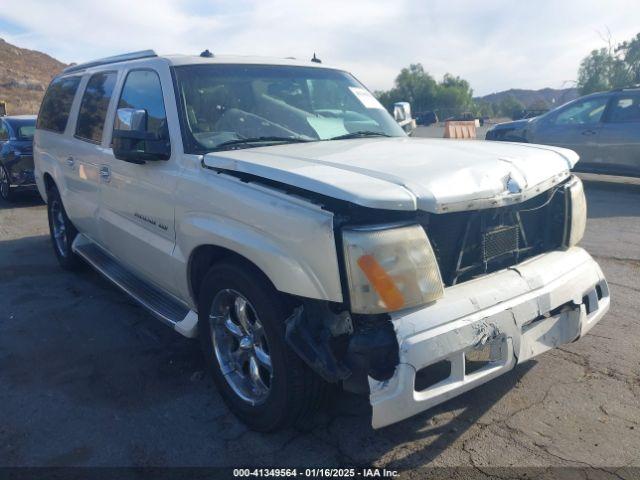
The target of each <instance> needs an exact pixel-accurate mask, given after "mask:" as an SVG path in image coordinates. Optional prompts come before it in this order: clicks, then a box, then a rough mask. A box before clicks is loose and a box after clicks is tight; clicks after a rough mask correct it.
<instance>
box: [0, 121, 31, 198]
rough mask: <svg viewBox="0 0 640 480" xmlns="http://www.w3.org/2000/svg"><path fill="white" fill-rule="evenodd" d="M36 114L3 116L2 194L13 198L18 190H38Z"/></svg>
mask: <svg viewBox="0 0 640 480" xmlns="http://www.w3.org/2000/svg"><path fill="white" fill-rule="evenodd" d="M35 128H36V116H35V115H16V116H11V117H0V197H2V199H3V200H5V201H9V200H10V199H11V195H12V194H13V193H14V191H15V190H16V189H30V190H35V187H36V186H35V181H34V178H33V134H34V132H35Z"/></svg>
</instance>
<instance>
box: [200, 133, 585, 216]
mask: <svg viewBox="0 0 640 480" xmlns="http://www.w3.org/2000/svg"><path fill="white" fill-rule="evenodd" d="M577 161H578V155H577V154H576V153H575V152H573V151H571V150H567V149H564V148H558V147H550V146H546V145H530V144H514V143H506V142H486V141H473V140H442V139H427V138H405V137H402V138H379V137H376V138H366V139H353V140H334V141H322V142H310V143H297V144H286V145H276V146H268V147H258V148H248V149H242V150H232V151H224V152H214V153H209V154H207V155H205V157H204V159H203V162H204V164H205V165H206V166H208V167H210V168H214V169H218V170H226V171H235V172H242V173H247V174H251V175H254V176H257V177H262V178H266V179H269V180H273V181H276V182H280V183H284V184H288V185H293V186H296V187H299V188H302V189H305V190H309V191H312V192H316V193H319V194H321V195H326V196H330V197H333V198H338V199H341V200H345V201H348V202H352V203H355V204H357V205H362V206H365V207H371V208H383V209H389V210H417V209H419V210H424V211H428V212H433V213H440V212H450V211H461V210H470V209H477V208H489V207H496V206H501V205H508V204H512V203H518V202H521V201H524V200H526V199H528V198H531V197H533V196H535V195H537V194H538V193H540V192H543V191H544V190H547V189H548V188H550V187H551V186H552V185H554V184H555V183H558V182H560V181H562V180H564V179H565V178H567V177H568V176H569V170H570V169H571V168H572V167H573V166H574V165H575V163H576V162H577Z"/></svg>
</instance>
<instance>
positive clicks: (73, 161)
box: [67, 156, 76, 168]
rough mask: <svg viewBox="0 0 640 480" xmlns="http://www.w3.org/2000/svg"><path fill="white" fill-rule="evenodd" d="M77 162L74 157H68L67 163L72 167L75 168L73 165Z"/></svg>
mask: <svg viewBox="0 0 640 480" xmlns="http://www.w3.org/2000/svg"><path fill="white" fill-rule="evenodd" d="M75 164H76V161H75V159H74V158H73V157H71V156H70V157H67V165H68V166H70V167H71V168H73V166H74V165H75Z"/></svg>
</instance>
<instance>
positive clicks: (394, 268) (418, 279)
mask: <svg viewBox="0 0 640 480" xmlns="http://www.w3.org/2000/svg"><path fill="white" fill-rule="evenodd" d="M342 240H343V248H344V256H345V265H346V270H347V280H348V282H349V297H350V300H351V311H352V312H353V313H366V314H373V313H383V312H392V311H395V310H400V309H403V308H408V307H416V306H419V305H424V304H426V303H429V302H432V301H434V300H437V299H438V298H440V297H442V295H443V293H444V291H443V285H442V279H441V277H440V269H439V268H438V262H437V261H436V257H435V255H434V253H433V249H432V248H431V243H429V239H428V238H427V235H426V233H425V232H424V230H423V229H422V227H421V226H419V225H408V226H400V227H398V226H391V227H384V226H379V227H361V228H349V229H345V230H343V232H342Z"/></svg>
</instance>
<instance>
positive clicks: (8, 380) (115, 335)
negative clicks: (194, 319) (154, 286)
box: [0, 176, 640, 478]
mask: <svg viewBox="0 0 640 480" xmlns="http://www.w3.org/2000/svg"><path fill="white" fill-rule="evenodd" d="M585 178H586V183H585V185H586V192H587V197H588V203H589V220H588V225H587V233H586V236H585V239H584V241H583V242H582V245H583V246H584V247H585V248H586V249H587V250H588V251H589V252H590V253H591V254H592V255H593V256H594V257H595V258H596V259H597V260H598V262H599V263H600V265H601V266H602V268H603V270H604V272H605V274H606V275H607V278H608V280H609V285H610V289H611V295H612V308H611V311H610V313H609V314H608V315H607V316H606V317H605V318H604V319H603V320H602V321H601V322H600V323H599V324H598V325H597V326H596V327H594V329H593V330H592V331H591V332H590V333H589V334H588V335H587V336H586V337H584V338H582V339H580V340H579V341H578V342H576V343H572V344H570V345H567V346H564V347H562V348H560V349H557V350H554V351H550V352H547V353H545V354H543V355H542V356H540V357H538V358H537V359H536V360H533V361H530V362H528V363H525V364H522V365H520V366H518V367H516V368H515V369H514V370H513V371H511V372H509V373H508V374H505V375H503V376H502V377H500V378H498V379H496V380H493V381H491V382H489V383H487V384H485V385H483V386H481V387H479V388H476V389H475V390H472V391H470V392H468V393H466V394H464V395H462V396H460V397H457V398H455V399H453V400H451V401H448V402H446V403H445V404H442V405H440V406H438V407H436V408H434V409H432V410H429V411H427V412H424V413H422V414H420V415H418V416H416V417H413V418H411V419H408V420H406V421H403V422H401V423H398V424H395V425H392V426H390V427H387V428H384V429H381V430H377V431H374V430H372V429H371V428H370V426H369V423H368V422H369V417H368V414H367V409H366V401H364V402H363V401H362V400H361V399H359V398H358V397H354V396H350V395H347V394H344V393H336V395H335V396H334V397H333V399H332V401H331V403H330V405H329V406H328V407H327V409H326V410H325V411H324V412H322V413H321V414H319V415H318V419H317V425H316V426H315V428H313V429H312V430H311V431H307V432H301V431H297V430H286V431H283V432H279V433H275V434H258V433H254V432H251V431H249V430H247V428H246V427H245V426H244V425H243V424H242V423H240V422H239V421H238V420H236V418H235V417H234V416H233V415H232V414H230V413H229V411H228V410H227V408H226V407H225V405H224V404H223V402H222V400H221V398H220V396H219V394H218V392H217V391H216V388H215V387H214V385H213V383H212V381H211V380H210V378H209V376H208V375H206V374H205V372H204V370H205V365H204V364H203V361H202V359H201V356H200V354H199V349H198V345H197V343H196V342H195V341H192V340H187V339H185V338H182V337H180V336H179V335H178V334H176V333H174V332H173V331H172V330H170V329H169V328H167V327H166V326H164V325H162V324H161V323H160V322H158V321H156V320H155V319H154V318H152V317H151V316H150V315H149V314H148V313H147V312H146V311H144V310H143V309H142V308H140V307H138V306H137V305H135V304H134V303H133V302H132V301H130V300H129V299H128V297H127V296H126V295H124V294H123V293H121V292H120V291H119V290H117V289H116V288H115V287H113V286H112V285H111V284H110V283H109V282H108V281H106V280H104V279H103V278H102V277H101V276H100V275H98V274H97V273H95V272H93V271H92V270H90V269H87V270H85V271H84V272H81V273H78V274H72V273H67V272H65V271H63V270H62V269H60V268H59V267H58V264H57V262H56V259H55V257H54V254H53V251H52V247H51V245H50V242H49V237H48V228H47V221H46V210H45V206H44V205H43V204H42V203H41V202H40V200H39V197H37V195H35V196H33V195H23V196H21V197H20V198H19V199H18V200H17V201H16V202H15V203H13V204H10V205H9V204H0V466H5V467H6V466H240V465H241V466H284V465H298V466H322V467H329V466H338V465H373V466H378V467H387V468H390V469H395V470H401V471H408V470H412V469H415V468H419V467H424V466H431V467H434V466H467V467H473V469H474V470H473V471H475V472H487V468H491V467H508V466H514V465H516V466H521V467H545V468H549V467H558V466H570V467H571V466H572V467H580V468H583V467H589V466H591V467H594V468H596V469H605V470H594V471H595V472H598V474H599V475H601V476H593V475H592V476H590V477H589V478H637V477H635V476H634V475H637V474H638V470H631V471H629V470H625V467H629V466H640V401H639V394H640V348H638V345H640V314H639V312H640V282H639V280H640V180H629V179H621V178H613V177H596V176H589V177H585ZM609 471H611V472H614V473H608V472H609ZM575 478H586V477H585V475H583V474H580V475H577V476H575Z"/></svg>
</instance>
